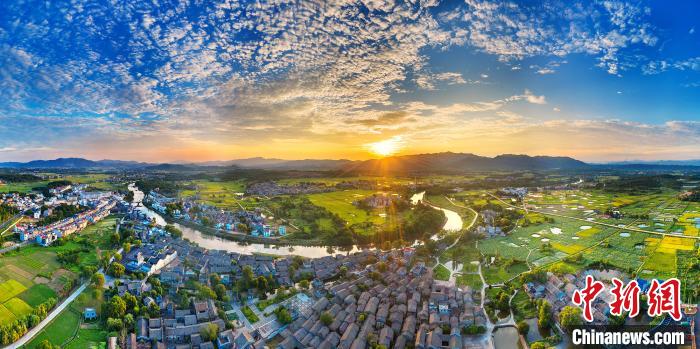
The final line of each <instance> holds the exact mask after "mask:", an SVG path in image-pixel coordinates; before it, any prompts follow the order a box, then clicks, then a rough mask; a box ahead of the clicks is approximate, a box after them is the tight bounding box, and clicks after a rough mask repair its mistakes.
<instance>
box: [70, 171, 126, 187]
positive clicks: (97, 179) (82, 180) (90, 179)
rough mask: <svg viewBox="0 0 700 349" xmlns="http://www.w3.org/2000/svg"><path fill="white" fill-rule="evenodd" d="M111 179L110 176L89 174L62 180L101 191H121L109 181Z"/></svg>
mask: <svg viewBox="0 0 700 349" xmlns="http://www.w3.org/2000/svg"><path fill="white" fill-rule="evenodd" d="M109 178H110V175H108V174H104V173H88V174H79V175H71V176H65V177H63V178H61V179H65V180H68V181H71V183H76V184H87V185H88V186H89V187H92V188H95V189H99V190H117V189H119V185H118V184H115V183H111V182H108V181H107V179H109ZM123 189H126V186H125V185H124V186H123Z"/></svg>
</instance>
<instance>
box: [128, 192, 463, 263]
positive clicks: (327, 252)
mask: <svg viewBox="0 0 700 349" xmlns="http://www.w3.org/2000/svg"><path fill="white" fill-rule="evenodd" d="M129 190H131V191H132V192H134V201H133V204H132V205H133V206H135V207H136V209H137V210H139V211H141V212H143V213H144V214H145V215H146V216H148V217H149V218H152V219H155V221H156V224H158V225H160V226H165V224H167V223H166V221H165V219H164V218H163V217H162V216H161V215H160V214H158V213H157V212H155V211H153V210H151V209H150V208H148V207H146V206H144V205H142V204H141V202H142V201H143V198H144V196H145V195H144V193H143V192H142V191H140V190H139V188H137V187H136V185H135V184H133V183H132V184H130V185H129ZM423 194H425V193H424V192H423V193H419V194H415V195H413V197H411V201H412V202H413V201H414V198H418V200H422V198H423ZM139 204H141V205H139ZM433 207H434V206H433ZM435 208H436V209H440V210H442V211H443V212H445V215H446V216H447V222H446V223H445V230H448V231H453V229H454V228H455V227H457V226H458V227H459V228H458V229H456V230H459V229H461V228H462V218H461V217H460V216H459V214H457V213H456V212H453V211H450V210H445V209H441V208H438V207H435ZM448 212H451V213H448ZM454 216H456V218H455V217H454ZM450 217H452V218H450ZM455 219H457V220H459V223H458V224H459V225H457V222H456V221H455ZM173 225H174V226H175V227H177V228H178V229H180V230H181V231H182V237H183V238H184V239H187V240H189V241H192V242H194V243H196V244H197V245H199V246H201V247H203V248H206V249H210V250H225V251H229V252H237V253H241V254H253V253H261V254H274V255H278V256H288V255H296V256H302V257H307V258H320V257H325V256H332V255H335V254H338V253H348V252H349V253H354V252H358V251H360V250H362V248H359V247H358V246H352V248H351V249H349V250H348V249H340V248H339V247H324V246H303V245H293V246H282V245H268V244H260V243H241V242H238V241H232V240H227V239H223V238H220V237H217V236H213V235H209V234H205V233H203V232H201V231H199V230H197V229H193V228H190V227H186V226H184V225H182V224H178V223H173Z"/></svg>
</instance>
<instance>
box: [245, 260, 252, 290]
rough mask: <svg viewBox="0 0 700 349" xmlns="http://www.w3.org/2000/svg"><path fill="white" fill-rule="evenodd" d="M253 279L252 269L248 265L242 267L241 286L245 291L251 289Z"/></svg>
mask: <svg viewBox="0 0 700 349" xmlns="http://www.w3.org/2000/svg"><path fill="white" fill-rule="evenodd" d="M254 279H255V274H254V273H253V268H251V267H250V265H246V266H244V267H243V285H244V286H245V288H246V289H249V288H251V287H253V280H254Z"/></svg>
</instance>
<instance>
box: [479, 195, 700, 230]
mask: <svg viewBox="0 0 700 349" xmlns="http://www.w3.org/2000/svg"><path fill="white" fill-rule="evenodd" d="M488 194H489V195H490V196H491V197H493V198H494V199H496V200H498V201H500V202H502V203H503V204H505V205H506V206H509V207H513V208H516V209H524V208H523V207H520V206H516V205H512V204H510V203H508V202H506V201H504V200H502V199H501V198H499V197H498V196H496V195H493V194H491V193H488ZM525 211H526V212H527V211H530V212H535V213H540V214H543V215H548V216H554V217H560V218H566V219H573V220H577V221H581V222H586V223H588V224H597V225H602V226H606V227H611V228H615V229H624V230H629V231H633V232H637V233H645V234H654V235H661V236H672V237H677V238H684V239H695V240H700V236H688V235H678V234H669V233H660V232H658V231H650V230H644V229H639V228H635V227H630V226H625V227H620V226H617V225H615V224H609V223H603V222H598V221H589V220H587V219H585V218H579V217H571V216H566V215H563V214H558V213H552V212H547V211H541V210H534V209H531V208H529V209H525Z"/></svg>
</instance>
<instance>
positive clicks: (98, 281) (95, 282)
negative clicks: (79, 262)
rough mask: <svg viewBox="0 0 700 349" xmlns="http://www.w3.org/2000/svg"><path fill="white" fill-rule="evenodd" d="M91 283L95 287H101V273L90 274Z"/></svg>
mask: <svg viewBox="0 0 700 349" xmlns="http://www.w3.org/2000/svg"><path fill="white" fill-rule="evenodd" d="M92 284H93V285H94V286H95V288H102V287H104V285H105V276H104V275H102V273H95V274H93V275H92Z"/></svg>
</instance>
